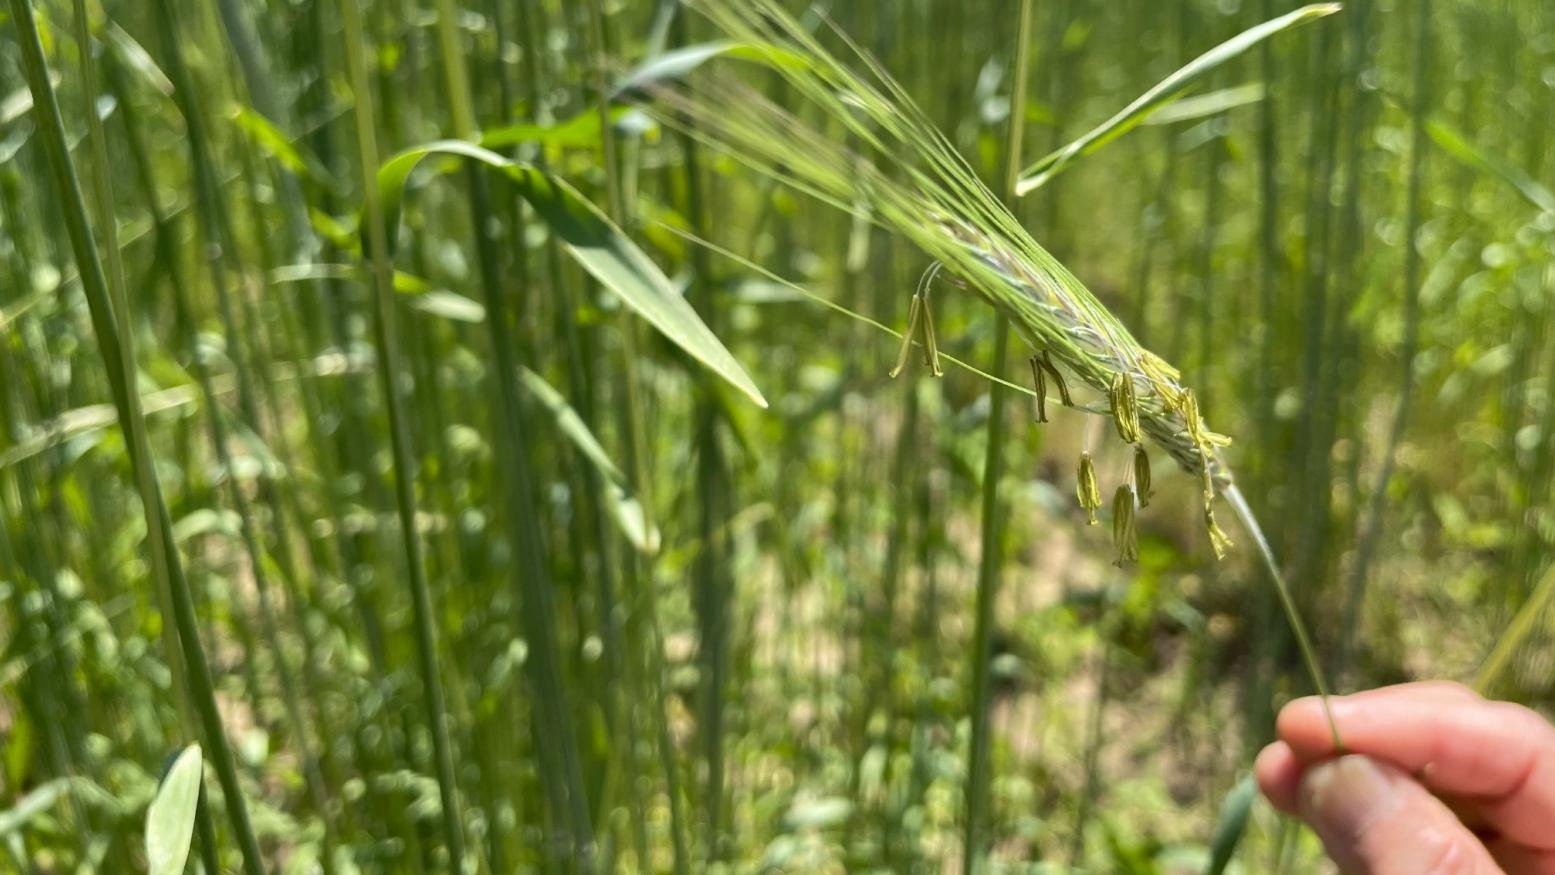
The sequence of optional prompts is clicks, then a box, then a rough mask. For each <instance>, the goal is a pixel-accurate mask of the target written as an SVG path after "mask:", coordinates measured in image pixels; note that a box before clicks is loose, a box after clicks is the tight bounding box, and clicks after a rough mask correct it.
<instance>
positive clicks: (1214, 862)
mask: <svg viewBox="0 0 1555 875" xmlns="http://www.w3.org/2000/svg"><path fill="white" fill-rule="evenodd" d="M1256 798H1258V785H1257V783H1256V782H1254V781H1253V776H1252V775H1248V776H1247V777H1245V778H1243V779H1242V780H1241V781H1239V782H1238V783H1237V785H1236V786H1235V787H1234V788H1232V790H1231V792H1230V793H1227V794H1226V801H1225V802H1224V803H1222V804H1221V806H1220V821H1219V822H1218V823H1216V824H1215V836H1214V838H1213V839H1211V840H1210V845H1209V865H1208V866H1206V867H1205V868H1204V875H1221V873H1222V872H1224V871H1226V866H1227V865H1229V864H1230V863H1231V857H1232V855H1234V854H1235V853H1236V848H1237V845H1239V844H1241V842H1242V836H1243V835H1245V834H1246V833H1247V818H1248V815H1249V814H1250V813H1251V811H1252V807H1253V800H1254V799H1256Z"/></svg>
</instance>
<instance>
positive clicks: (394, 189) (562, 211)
mask: <svg viewBox="0 0 1555 875" xmlns="http://www.w3.org/2000/svg"><path fill="white" fill-rule="evenodd" d="M438 155H448V156H455V157H461V158H472V159H474V160H476V161H479V162H481V163H482V164H485V165H487V166H489V167H492V168H494V169H496V170H498V171H500V172H502V173H504V174H506V175H507V176H508V177H509V178H511V179H512V180H513V182H514V183H515V185H516V186H517V188H518V190H519V193H520V194H522V195H523V197H524V199H525V200H527V201H528V202H529V204H530V205H531V206H532V207H534V209H535V212H536V213H538V214H539V215H540V217H541V218H542V219H544V220H545V222H546V224H547V225H548V226H549V227H550V229H551V231H552V233H554V234H556V236H557V237H558V238H559V239H560V240H561V241H562V244H563V246H564V248H565V249H566V251H567V253H568V254H569V255H571V256H572V257H573V259H574V260H575V261H577V262H578V264H579V265H580V266H581V267H582V268H583V269H584V270H586V271H588V273H589V274H590V275H592V276H593V277H594V278H595V279H596V280H598V281H599V282H600V284H601V285H603V286H604V287H605V288H607V289H609V290H610V291H611V292H612V293H614V294H615V295H616V296H617V297H619V298H620V299H621V301H622V303H624V304H626V305H627V306H628V307H630V308H631V309H632V310H633V311H634V312H636V313H637V314H638V315H639V316H641V317H643V318H644V319H646V320H647V321H648V324H650V325H652V326H653V327H654V328H655V329H657V330H658V331H659V333H660V334H663V335H664V336H665V337H666V338H667V339H668V340H669V341H670V342H671V343H673V344H675V345H676V346H678V347H680V348H681V349H682V350H684V351H685V352H686V353H687V354H688V355H690V356H691V357H692V358H694V359H696V360H697V361H700V362H701V363H702V364H704V365H706V366H707V367H708V368H710V369H712V371H713V372H714V373H716V374H717V375H718V376H720V377H722V378H723V379H725V380H727V381H728V382H729V383H730V384H732V385H733V386H734V387H735V388H736V389H739V390H740V391H741V392H744V393H745V394H746V395H747V396H749V397H750V399H751V400H752V401H755V402H756V403H757V404H758V405H760V406H762V407H766V406H767V401H766V399H765V398H763V397H762V395H761V390H760V389H757V388H756V384H755V383H754V382H753V381H752V380H751V378H750V375H749V374H747V373H746V372H745V369H744V368H743V367H741V366H740V363H739V362H737V361H735V358H734V356H733V355H732V354H731V353H730V352H729V350H728V349H727V348H725V347H724V345H723V343H721V342H720V341H719V340H718V338H717V337H716V336H715V335H714V334H713V333H712V331H710V330H708V328H707V325H706V324H704V323H703V322H702V318H701V317H700V316H698V315H697V312H696V310H695V309H693V308H692V307H691V305H690V304H688V303H687V302H686V300H685V299H684V298H682V297H681V296H680V294H679V293H678V292H677V291H676V290H675V287H674V286H673V285H672V284H671V283H670V281H669V278H668V277H666V276H665V275H664V272H663V271H662V270H660V269H659V267H658V265H656V264H654V263H653V261H652V259H650V258H648V256H647V255H646V254H645V253H644V252H643V251H642V250H641V249H639V248H638V247H637V245H636V244H634V243H632V241H631V240H629V239H628V238H627V236H626V235H625V234H623V233H622V232H621V230H620V229H619V228H617V227H616V226H615V225H614V224H613V223H612V222H611V221H610V220H609V219H608V218H606V217H605V215H604V214H603V213H601V212H600V211H599V208H598V207H596V206H594V205H593V204H592V203H590V202H589V200H588V199H587V198H585V197H584V196H583V195H582V194H579V193H578V191H577V189H574V188H573V187H572V186H570V185H568V184H567V183H565V182H563V181H562V180H560V179H557V178H555V177H553V176H551V175H550V174H548V173H546V172H545V171H543V170H540V169H538V168H535V167H531V166H529V165H526V164H521V163H518V162H515V161H511V160H509V159H507V158H504V157H503V156H501V155H498V154H497V153H495V152H492V151H491V150H489V149H483V148H481V147H480V146H477V145H475V144H474V143H467V142H465V141H463V140H440V141H437V142H433V143H427V144H424V145H421V146H416V147H414V148H411V149H407V150H405V151H404V152H401V153H399V154H398V155H395V156H394V157H393V158H390V159H389V160H388V161H386V162H384V164H383V166H382V167H381V168H379V170H378V192H379V197H380V201H381V203H382V204H383V211H384V217H385V221H386V222H387V228H388V236H389V239H390V245H389V251H390V252H393V251H394V246H393V238H394V230H395V224H396V222H397V221H398V218H397V217H398V216H399V211H400V207H401V204H402V202H403V200H404V196H405V186H406V184H407V183H408V182H409V180H410V175H411V172H412V171H414V170H415V169H416V167H417V166H418V165H419V164H420V163H421V162H422V161H423V160H425V159H426V158H429V157H432V156H438Z"/></svg>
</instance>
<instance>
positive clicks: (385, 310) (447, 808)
mask: <svg viewBox="0 0 1555 875" xmlns="http://www.w3.org/2000/svg"><path fill="white" fill-rule="evenodd" d="M340 23H341V27H342V31H343V34H342V36H343V38H344V40H345V49H346V65H347V68H348V70H349V75H350V87H351V92H352V94H353V95H354V97H355V99H356V103H355V112H354V113H353V115H354V116H355V119H356V141H357V157H358V160H359V161H360V165H361V174H362V175H361V179H362V203H363V208H362V222H363V224H364V225H365V226H366V234H365V235H364V237H365V243H366V245H367V253H366V254H367V255H368V257H369V259H370V263H371V270H372V290H373V341H374V346H375V347H376V349H377V353H378V362H377V370H378V376H379V388H380V391H381V392H382V395H383V403H384V407H385V408H386V410H387V412H388V418H389V443H390V449H391V452H392V457H393V474H394V503H395V510H396V512H397V513H398V515H399V525H400V541H401V543H402V545H403V548H404V551H405V573H406V574H407V575H408V583H409V586H410V595H411V611H412V614H413V622H414V625H415V644H416V659H417V664H418V668H419V670H420V675H421V677H420V680H421V687H422V695H423V698H424V705H425V707H426V712H427V713H426V719H427V722H428V724H429V726H430V729H431V733H432V756H433V763H434V767H435V769H436V771H437V789H438V799H439V802H440V803H441V809H442V810H441V821H440V822H441V825H442V832H443V841H444V842H445V844H446V850H447V853H448V863H447V865H448V867H449V868H451V869H453V870H454V871H460V872H462V871H464V826H463V819H462V816H461V808H460V803H459V793H458V788H457V786H456V784H455V779H454V754H453V748H452V742H451V741H450V740H449V737H448V711H447V706H446V701H447V697H446V696H445V694H444V692H443V681H442V676H441V674H440V668H439V665H438V657H437V627H436V623H435V618H434V613H433V606H432V593H431V587H430V586H429V585H428V583H427V575H426V564H425V559H424V557H423V555H422V543H421V535H420V532H419V530H418V529H417V527H416V493H415V490H416V484H415V476H416V475H415V463H414V461H413V457H412V455H411V449H410V424H409V423H408V422H406V419H405V417H406V412H405V409H404V402H403V400H402V399H401V397H400V387H399V375H400V373H401V363H400V353H399V341H398V339H397V338H396V336H395V328H394V306H395V304H394V295H395V292H394V269H393V266H392V265H391V263H390V261H389V250H388V232H387V230H386V228H385V225H384V215H383V208H382V205H381V203H380V201H379V197H378V185H377V176H376V171H377V168H378V164H379V153H378V139H377V132H376V130H375V129H374V121H373V118H374V112H373V91H372V82H371V80H370V79H369V78H368V73H367V61H366V58H365V57H364V52H365V51H366V49H367V41H366V35H365V34H364V32H363V29H362V13H361V6H360V4H359V3H358V0H340Z"/></svg>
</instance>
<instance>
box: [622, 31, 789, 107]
mask: <svg viewBox="0 0 1555 875" xmlns="http://www.w3.org/2000/svg"><path fill="white" fill-rule="evenodd" d="M716 58H732V59H735V60H747V61H760V62H761V63H763V64H773V65H784V64H791V65H795V66H804V65H806V64H807V63H808V62H807V61H806V60H805V57H804V56H803V55H800V54H798V53H796V52H790V51H787V50H785V49H781V48H778V47H777V46H771V45H763V44H760V43H748V42H740V41H737V40H718V41H716V42H710V43H699V44H697V45H694V46H685V47H683V48H679V49H673V50H671V51H668V52H665V53H663V54H661V55H658V56H656V57H653V58H649V59H648V60H647V61H644V62H643V63H642V64H640V65H638V66H637V67H635V68H634V69H632V70H631V71H630V72H628V73H627V74H626V75H625V76H623V77H621V78H620V79H619V80H618V81H617V82H616V85H615V90H614V92H613V93H612V95H611V96H612V98H614V99H620V98H622V97H624V96H631V95H635V94H641V93H644V92H647V91H651V90H652V88H653V87H654V86H655V85H658V84H660V83H662V82H669V81H672V80H676V79H684V78H685V77H687V76H689V75H690V74H691V72H692V71H694V70H696V69H697V68H698V67H700V66H702V65H703V64H705V63H707V62H708V61H711V60H714V59H716Z"/></svg>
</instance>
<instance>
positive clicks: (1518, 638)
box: [1474, 563, 1555, 695]
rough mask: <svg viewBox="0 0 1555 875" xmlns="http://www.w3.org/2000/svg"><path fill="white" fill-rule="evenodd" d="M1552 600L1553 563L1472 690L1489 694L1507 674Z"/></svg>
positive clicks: (1491, 652)
mask: <svg viewBox="0 0 1555 875" xmlns="http://www.w3.org/2000/svg"><path fill="white" fill-rule="evenodd" d="M1552 597H1555V563H1551V564H1550V567H1549V568H1547V569H1545V571H1544V577H1542V578H1540V579H1539V584H1538V585H1537V586H1535V587H1534V588H1533V594H1532V595H1530V596H1529V597H1528V601H1526V602H1524V603H1523V606H1522V607H1521V608H1519V609H1518V611H1517V616H1516V617H1514V618H1512V624H1511V625H1510V626H1508V627H1507V629H1506V632H1504V633H1503V634H1502V635H1501V638H1500V640H1498V641H1497V642H1496V646H1495V649H1493V650H1491V651H1490V656H1488V657H1486V659H1485V664H1484V666H1482V667H1481V668H1480V670H1479V674H1478V675H1477V676H1476V677H1475V678H1474V689H1476V690H1478V691H1479V692H1481V693H1484V694H1486V695H1489V694H1490V693H1491V692H1492V691H1493V690H1494V689H1495V686H1496V684H1497V683H1498V682H1499V681H1500V680H1501V676H1502V675H1503V674H1505V673H1506V669H1507V666H1509V665H1511V664H1512V655H1513V654H1515V653H1516V652H1517V649H1518V648H1519V647H1521V646H1522V645H1523V644H1524V643H1525V642H1526V641H1527V640H1528V636H1529V635H1530V634H1531V633H1532V632H1533V630H1534V629H1535V628H1536V627H1537V626H1538V620H1539V618H1540V617H1541V616H1543V615H1544V611H1545V609H1546V608H1548V607H1549V605H1550V600H1551V598H1552Z"/></svg>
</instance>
